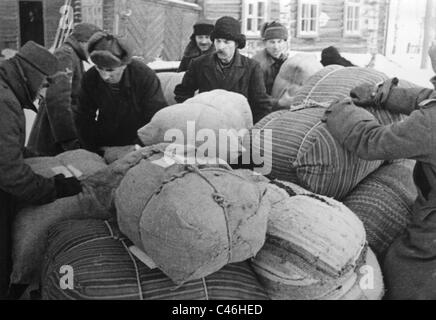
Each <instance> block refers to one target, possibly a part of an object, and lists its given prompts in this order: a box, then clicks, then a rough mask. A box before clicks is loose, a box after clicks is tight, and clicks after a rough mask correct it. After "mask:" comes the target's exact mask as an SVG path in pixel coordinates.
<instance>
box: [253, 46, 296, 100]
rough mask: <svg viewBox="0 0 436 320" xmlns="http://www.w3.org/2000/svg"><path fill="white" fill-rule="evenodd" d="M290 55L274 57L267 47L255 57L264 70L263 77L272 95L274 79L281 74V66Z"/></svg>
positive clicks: (268, 91)
mask: <svg viewBox="0 0 436 320" xmlns="http://www.w3.org/2000/svg"><path fill="white" fill-rule="evenodd" d="M287 58H288V57H287V56H286V55H284V54H282V55H281V56H280V58H279V59H274V58H273V57H272V56H271V55H270V54H269V53H268V52H267V51H266V49H263V50H261V51H259V52H258V53H256V54H255V55H254V57H253V59H254V60H256V61H257V62H259V64H260V67H261V68H262V71H263V79H264V81H265V88H266V93H268V94H269V95H271V93H272V89H273V86H274V81H275V80H276V77H277V75H278V74H279V71H280V68H281V67H282V65H283V63H284V62H285V61H286V59H287Z"/></svg>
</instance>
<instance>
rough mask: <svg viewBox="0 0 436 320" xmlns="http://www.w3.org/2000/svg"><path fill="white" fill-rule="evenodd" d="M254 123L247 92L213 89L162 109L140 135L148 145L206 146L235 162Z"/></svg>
mask: <svg viewBox="0 0 436 320" xmlns="http://www.w3.org/2000/svg"><path fill="white" fill-rule="evenodd" d="M252 126H253V119H252V114H251V109H250V105H249V104H248V101H247V99H246V98H245V97H244V96H243V95H241V94H238V93H234V92H229V91H225V90H213V91H210V92H205V93H202V94H199V95H197V96H195V97H194V98H191V99H189V100H186V101H185V102H184V103H182V104H177V105H174V106H170V107H167V108H164V109H162V110H160V111H159V112H157V113H156V114H155V115H154V117H153V118H152V120H151V121H150V123H148V124H147V125H146V126H144V127H143V128H141V129H139V130H138V136H139V138H140V139H141V141H142V143H143V144H144V145H146V146H150V145H154V144H157V143H162V142H175V143H177V144H189V145H193V146H196V147H198V148H201V147H202V146H203V147H204V149H207V150H204V153H207V154H208V156H210V157H215V156H216V157H219V158H221V159H223V160H225V161H228V162H231V161H232V160H233V159H237V158H238V157H239V155H240V153H241V150H242V141H241V140H242V137H243V135H244V134H243V130H244V129H245V130H247V129H249V128H251V127H252ZM206 131H207V132H206ZM220 131H221V133H220ZM227 133H228V136H229V137H230V139H229V140H228V139H227V138H226V137H227ZM222 134H225V135H226V136H224V137H222ZM220 135H221V136H220ZM174 139H175V141H174ZM205 140H206V142H205Z"/></svg>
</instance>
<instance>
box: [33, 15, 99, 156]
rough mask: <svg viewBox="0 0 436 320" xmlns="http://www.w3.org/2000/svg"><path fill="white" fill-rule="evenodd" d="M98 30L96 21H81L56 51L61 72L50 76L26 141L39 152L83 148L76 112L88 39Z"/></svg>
mask: <svg viewBox="0 0 436 320" xmlns="http://www.w3.org/2000/svg"><path fill="white" fill-rule="evenodd" d="M99 31H101V30H100V28H99V27H97V26H95V25H93V24H89V23H80V24H78V25H76V26H75V27H74V30H73V33H72V34H71V36H69V37H68V38H67V40H66V41H65V42H64V43H63V44H62V46H60V47H59V48H58V49H57V50H56V51H55V52H54V55H55V56H56V58H57V59H58V61H59V64H58V71H59V72H58V73H57V74H56V76H54V77H52V78H51V80H52V81H51V84H50V86H49V87H48V89H47V92H46V99H45V101H44V100H43V103H41V105H40V107H39V110H38V115H37V117H36V119H35V123H34V125H33V128H32V131H31V133H30V136H29V142H28V144H27V147H28V148H29V149H30V150H32V151H33V152H35V153H36V154H38V155H41V156H55V155H57V154H59V153H62V152H65V151H69V150H74V149H78V148H80V144H79V140H78V138H77V130H76V126H75V124H74V118H73V112H74V110H76V109H77V103H78V96H79V90H80V83H81V81H82V77H83V74H84V66H83V61H87V60H88V52H87V48H86V47H87V42H88V40H89V39H90V38H91V36H93V35H94V34H95V33H97V32H99Z"/></svg>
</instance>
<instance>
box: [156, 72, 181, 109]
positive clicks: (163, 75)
mask: <svg viewBox="0 0 436 320" xmlns="http://www.w3.org/2000/svg"><path fill="white" fill-rule="evenodd" d="M184 75H185V73H184V72H178V73H177V72H158V73H157V77H158V78H159V80H160V84H161V86H162V92H163V94H164V97H165V99H166V101H167V102H168V105H170V106H172V105H173V104H176V103H177V102H176V100H175V94H174V89H175V88H176V86H177V85H178V84H180V83H182V80H183V77H184Z"/></svg>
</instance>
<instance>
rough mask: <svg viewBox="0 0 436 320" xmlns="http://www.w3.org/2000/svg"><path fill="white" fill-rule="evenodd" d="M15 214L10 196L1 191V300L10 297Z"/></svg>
mask: <svg viewBox="0 0 436 320" xmlns="http://www.w3.org/2000/svg"><path fill="white" fill-rule="evenodd" d="M13 213H14V208H13V202H12V200H11V198H10V196H9V195H8V194H6V193H4V192H3V191H1V190H0V299H1V300H5V299H7V296H8V290H9V279H10V274H11V270H12V260H11V247H12V243H11V220H12V216H13Z"/></svg>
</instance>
